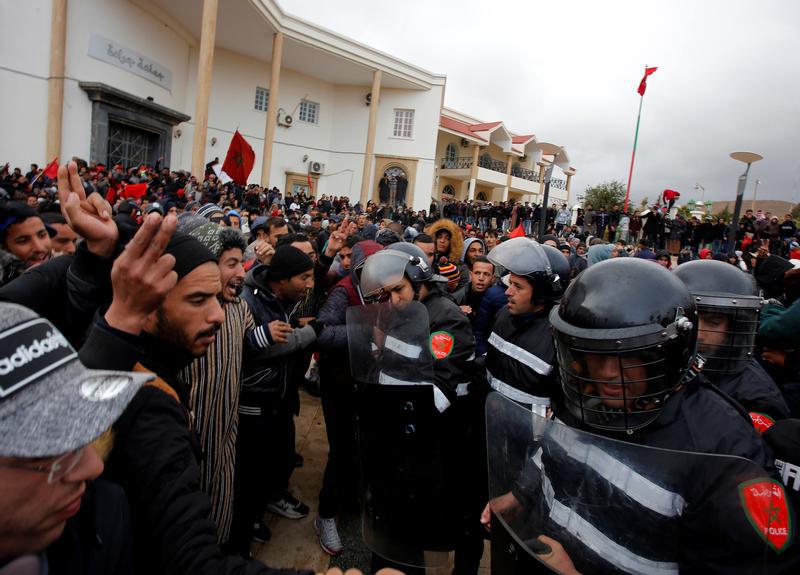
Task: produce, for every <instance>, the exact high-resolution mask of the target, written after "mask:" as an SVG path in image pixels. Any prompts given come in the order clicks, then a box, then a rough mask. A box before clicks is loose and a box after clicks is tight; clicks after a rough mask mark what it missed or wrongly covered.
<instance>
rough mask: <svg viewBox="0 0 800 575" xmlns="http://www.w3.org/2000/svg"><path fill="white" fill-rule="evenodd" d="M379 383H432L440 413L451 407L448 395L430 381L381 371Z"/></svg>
mask: <svg viewBox="0 0 800 575" xmlns="http://www.w3.org/2000/svg"><path fill="white" fill-rule="evenodd" d="M378 383H379V384H381V385H430V386H432V387H433V403H434V405H436V409H437V410H438V411H439V413H443V412H444V410H445V409H447V408H448V407H450V400H449V399H447V396H446V395H445V394H444V393H442V390H441V389H439V388H438V387H436V386H435V385H433V384H432V383H431V382H430V381H406V380H404V379H397V378H396V377H392V376H391V375H387V374H386V373H384V372H381V373H380V375H379V376H378Z"/></svg>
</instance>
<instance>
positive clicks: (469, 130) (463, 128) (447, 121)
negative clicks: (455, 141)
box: [439, 116, 499, 142]
mask: <svg viewBox="0 0 800 575" xmlns="http://www.w3.org/2000/svg"><path fill="white" fill-rule="evenodd" d="M498 123H499V122H498ZM439 125H440V126H441V127H442V128H447V129H448V130H452V131H454V132H458V133H459V134H464V135H465V136H469V137H470V138H475V139H476V140H480V141H481V142H486V141H487V140H486V138H483V137H481V136H479V135H478V134H476V133H475V132H474V131H473V126H470V125H469V124H466V123H464V122H460V121H459V120H455V119H453V118H449V117H447V116H439ZM477 125H478V126H485V125H486V124H477Z"/></svg>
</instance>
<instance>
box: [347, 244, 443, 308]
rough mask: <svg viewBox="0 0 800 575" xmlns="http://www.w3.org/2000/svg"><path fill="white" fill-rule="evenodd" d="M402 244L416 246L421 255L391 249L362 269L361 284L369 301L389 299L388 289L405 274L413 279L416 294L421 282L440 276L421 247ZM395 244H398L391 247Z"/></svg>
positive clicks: (412, 283)
mask: <svg viewBox="0 0 800 575" xmlns="http://www.w3.org/2000/svg"><path fill="white" fill-rule="evenodd" d="M399 245H402V246H404V248H413V249H415V250H416V251H419V254H414V255H412V254H410V253H408V251H410V250H407V249H389V248H387V249H385V250H383V251H380V252H377V253H375V254H373V255H371V256H370V257H368V258H367V261H366V263H365V264H364V269H363V270H362V271H361V279H360V284H359V285H360V287H361V293H363V294H364V299H365V300H367V301H383V300H385V299H386V296H387V295H388V294H387V293H386V291H385V290H386V288H389V287H392V286H394V285H397V284H398V283H399V282H400V281H401V280H402V279H403V278H404V277H406V278H408V280H409V281H410V282H411V285H412V287H413V288H414V293H415V294H418V293H419V286H420V284H422V283H424V282H428V281H438V280H439V278H440V276H437V275H435V274H434V273H433V270H432V269H431V267H430V266H429V265H428V258H427V257H426V256H425V253H424V252H423V251H422V250H421V249H420V248H419V247H417V246H415V245H413V244H399ZM393 246H394V244H393V245H392V246H390V248H393ZM441 279H444V278H441ZM445 281H446V280H445Z"/></svg>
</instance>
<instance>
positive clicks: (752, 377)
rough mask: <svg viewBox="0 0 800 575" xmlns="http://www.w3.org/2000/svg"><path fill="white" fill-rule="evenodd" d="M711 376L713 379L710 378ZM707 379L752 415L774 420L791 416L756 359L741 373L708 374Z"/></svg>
mask: <svg viewBox="0 0 800 575" xmlns="http://www.w3.org/2000/svg"><path fill="white" fill-rule="evenodd" d="M711 375H713V377H709V376H711ZM707 377H709V379H710V380H711V381H712V383H714V385H716V386H717V387H718V388H719V389H721V390H722V391H723V392H725V393H727V394H728V395H729V396H731V397H732V398H733V399H735V400H736V401H738V402H739V403H740V404H741V405H742V407H744V408H745V409H746V410H747V411H748V412H749V413H751V414H753V413H756V414H758V413H763V414H765V415H768V416H769V417H770V418H772V419H783V418H785V417H788V416H789V408H788V406H787V405H786V400H784V398H783V395H782V394H781V390H780V389H779V388H778V385H777V384H776V383H775V382H774V381H773V380H772V378H771V377H770V376H769V374H768V373H767V372H766V371H764V368H763V367H761V365H760V364H759V363H758V362H757V361H756V360H755V359H750V361H749V362H748V363H747V367H746V368H745V369H744V371H742V372H741V373H734V374H719V375H716V374H708V375H707Z"/></svg>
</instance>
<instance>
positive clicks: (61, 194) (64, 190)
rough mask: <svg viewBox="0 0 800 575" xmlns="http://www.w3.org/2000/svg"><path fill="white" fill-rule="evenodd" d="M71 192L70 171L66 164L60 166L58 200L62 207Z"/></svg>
mask: <svg viewBox="0 0 800 575" xmlns="http://www.w3.org/2000/svg"><path fill="white" fill-rule="evenodd" d="M69 192H70V189H69V172H68V171H67V165H66V164H64V165H63V166H59V167H58V201H59V202H61V206H62V208H63V206H64V205H65V204H66V203H67V199H69ZM64 217H66V215H65V216H64Z"/></svg>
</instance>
